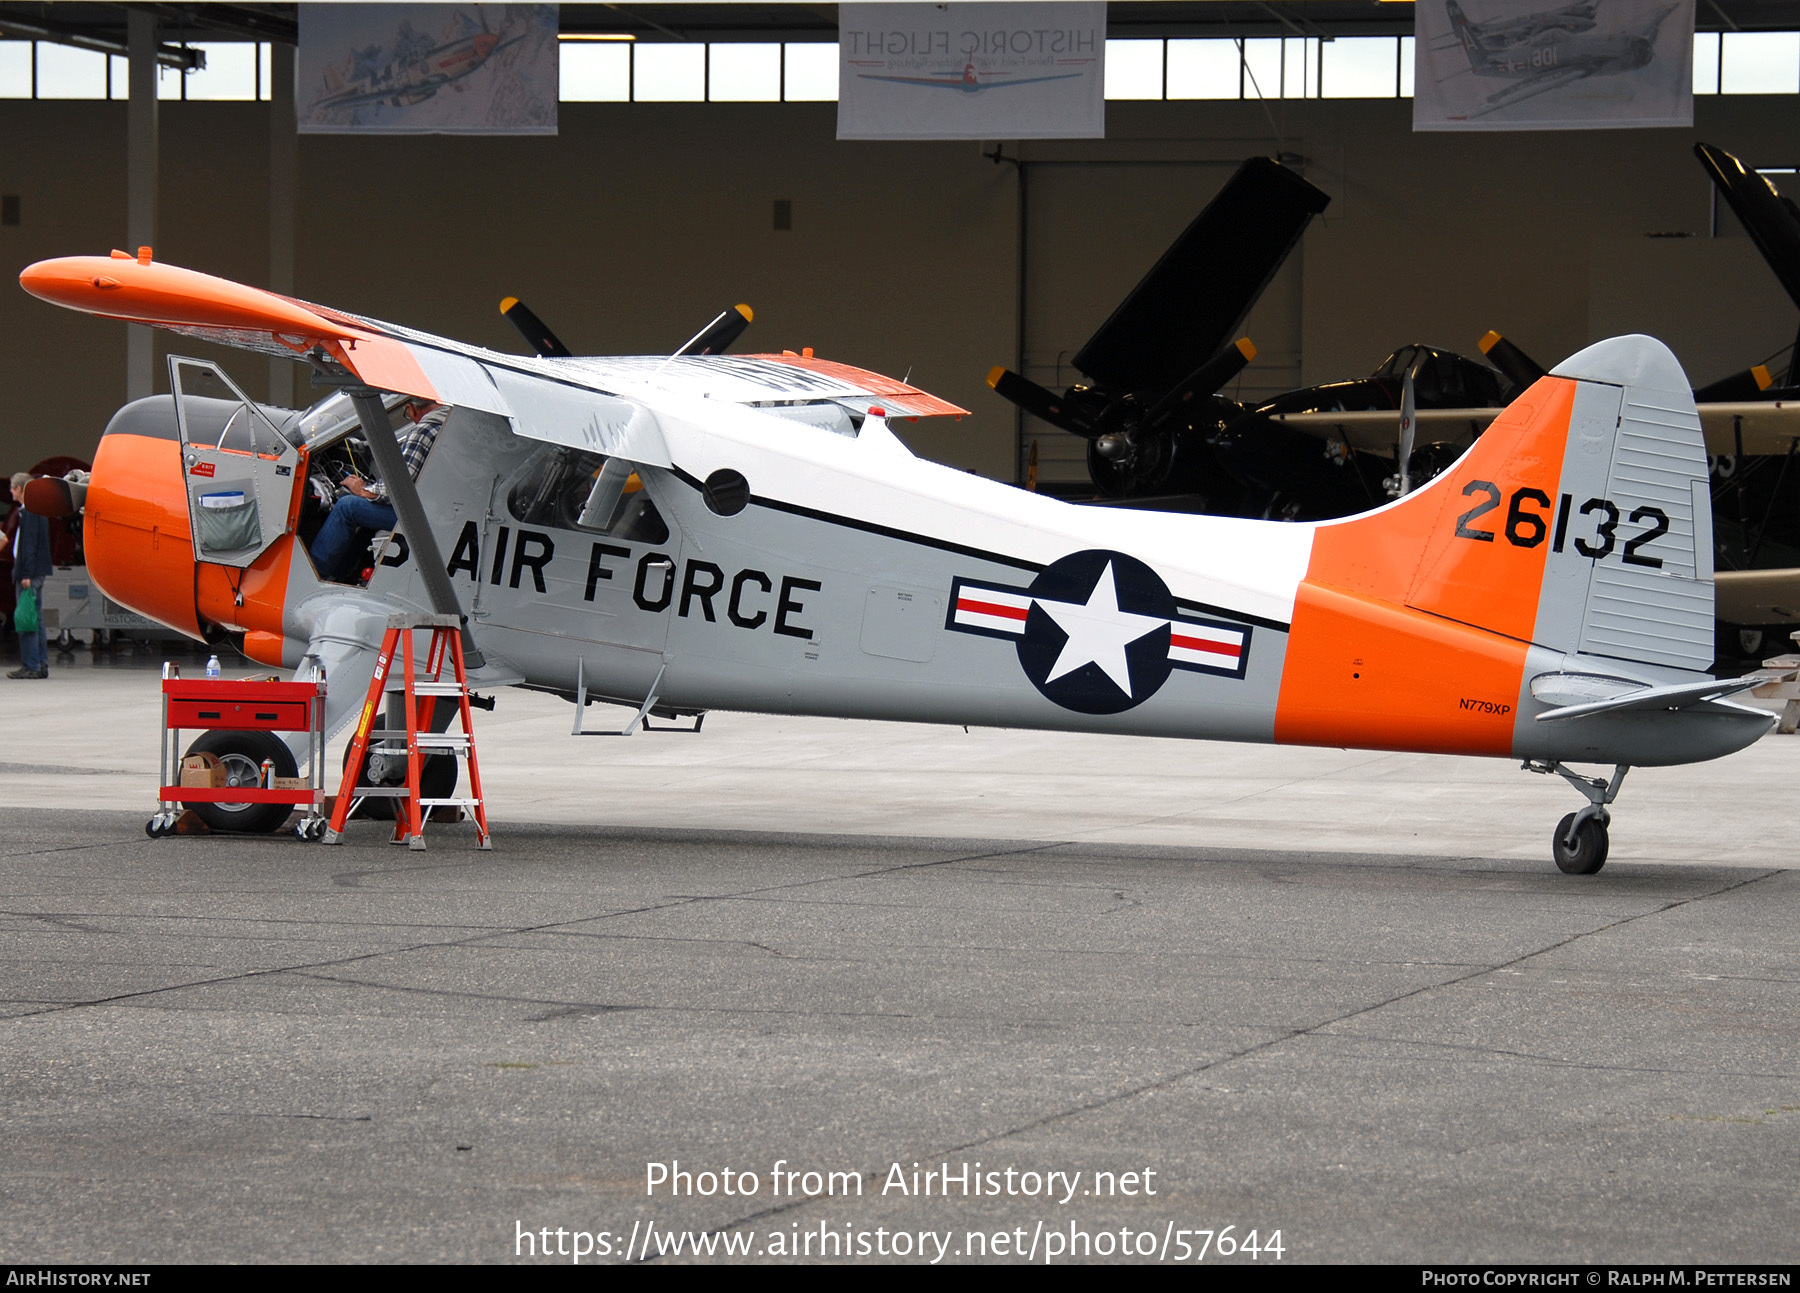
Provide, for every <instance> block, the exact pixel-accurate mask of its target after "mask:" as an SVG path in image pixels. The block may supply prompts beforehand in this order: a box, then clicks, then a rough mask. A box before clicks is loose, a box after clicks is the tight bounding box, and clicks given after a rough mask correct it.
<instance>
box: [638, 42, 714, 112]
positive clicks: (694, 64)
mask: <svg viewBox="0 0 1800 1293" xmlns="http://www.w3.org/2000/svg"><path fill="white" fill-rule="evenodd" d="M631 58H632V70H631V97H632V98H634V99H636V100H637V101H638V102H639V103H702V102H704V101H705V99H706V46H704V45H676V44H668V45H637V44H634V45H633V46H632V47H631Z"/></svg>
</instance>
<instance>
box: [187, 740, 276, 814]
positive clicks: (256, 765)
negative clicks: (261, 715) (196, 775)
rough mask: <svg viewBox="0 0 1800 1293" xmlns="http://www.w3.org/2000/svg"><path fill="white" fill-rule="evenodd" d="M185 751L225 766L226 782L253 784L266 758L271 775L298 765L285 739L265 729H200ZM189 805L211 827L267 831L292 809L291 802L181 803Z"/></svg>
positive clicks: (227, 783) (256, 780)
mask: <svg viewBox="0 0 1800 1293" xmlns="http://www.w3.org/2000/svg"><path fill="white" fill-rule="evenodd" d="M187 752H188V753H189V754H210V755H212V756H213V757H214V758H215V759H217V760H218V761H219V764H220V766H222V767H223V768H224V769H225V784H226V785H228V786H249V787H255V786H257V785H259V784H260V783H261V781H262V765H263V761H264V760H265V759H266V760H268V761H269V762H270V763H272V764H274V765H275V775H276V776H278V777H292V776H295V775H297V773H298V768H297V767H296V765H295V763H294V752H293V751H292V750H290V749H288V748H287V743H286V742H284V741H282V740H281V739H280V738H279V737H277V736H275V735H273V734H272V733H269V732H229V731H211V732H204V733H202V734H201V735H200V737H199V739H197V740H196V741H195V742H194V743H193V744H192V745H190V746H188V749H187ZM182 806H183V807H184V808H192V809H193V810H194V811H195V812H196V813H198V814H199V815H200V820H201V821H203V822H205V823H206V824H207V825H208V826H209V827H211V828H212V829H213V830H215V831H245V832H250V833H260V832H268V831H274V830H279V829H281V824H282V823H283V822H285V821H286V820H287V819H288V815H289V814H290V813H292V812H293V811H294V806H293V805H292V804H233V803H211V802H209V803H184V804H183V805H182Z"/></svg>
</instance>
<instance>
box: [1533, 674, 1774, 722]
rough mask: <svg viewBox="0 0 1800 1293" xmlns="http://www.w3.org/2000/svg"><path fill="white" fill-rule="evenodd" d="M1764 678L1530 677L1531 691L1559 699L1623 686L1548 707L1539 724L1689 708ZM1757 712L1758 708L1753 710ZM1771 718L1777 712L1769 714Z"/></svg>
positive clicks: (1539, 719)
mask: <svg viewBox="0 0 1800 1293" xmlns="http://www.w3.org/2000/svg"><path fill="white" fill-rule="evenodd" d="M1762 681H1764V680H1763V679H1761V678H1707V679H1705V680H1703V681H1701V682H1684V683H1677V684H1675V685H1674V686H1669V687H1645V686H1641V685H1638V684H1634V683H1629V682H1625V681H1624V680H1622V679H1618V678H1597V677H1588V676H1586V675H1582V674H1559V673H1551V674H1540V675H1539V676H1538V677H1536V678H1533V679H1532V680H1531V694H1532V695H1533V696H1535V697H1536V698H1537V699H1539V700H1543V701H1550V702H1554V701H1558V700H1562V699H1564V698H1565V697H1570V698H1573V697H1574V696H1578V695H1581V694H1584V693H1587V694H1592V693H1593V692H1597V691H1604V690H1606V689H1607V688H1608V687H1609V686H1610V687H1612V688H1624V689H1625V690H1623V691H1620V692H1618V694H1616V695H1612V696H1606V697H1603V698H1601V699H1596V700H1586V701H1581V702H1579V703H1575V704H1564V705H1560V706H1558V707H1557V708H1556V709H1547V710H1545V711H1544V712H1543V713H1541V714H1539V715H1538V716H1537V721H1538V722H1540V723H1557V722H1561V721H1563V720H1565V719H1570V718H1581V717H1584V716H1585V715H1588V714H1614V713H1619V712H1621V711H1624V710H1634V709H1638V710H1643V709H1690V708H1692V707H1693V706H1695V705H1700V704H1704V703H1706V702H1707V701H1713V700H1720V699H1722V698H1724V697H1726V696H1734V695H1736V694H1737V693H1739V692H1742V691H1748V690H1750V689H1751V688H1752V687H1755V686H1756V685H1757V684H1758V683H1760V682H1762ZM1751 712H1755V711H1751ZM1767 717H1768V718H1769V719H1770V721H1773V720H1774V715H1772V714H1771V715H1768V716H1767Z"/></svg>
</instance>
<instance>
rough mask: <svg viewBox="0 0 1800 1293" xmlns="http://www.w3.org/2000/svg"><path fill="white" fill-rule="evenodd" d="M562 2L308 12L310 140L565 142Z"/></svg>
mask: <svg viewBox="0 0 1800 1293" xmlns="http://www.w3.org/2000/svg"><path fill="white" fill-rule="evenodd" d="M556 19H557V7H556V6H555V5H553V4H303V5H301V6H300V72H299V81H298V84H297V85H296V87H295V94H294V98H295V107H296V109H297V114H298V117H299V123H300V133H301V134H303V135H356V134H388V135H554V134H555V133H556V100H557V72H558V69H559V66H560V63H559V59H558V56H557V50H556Z"/></svg>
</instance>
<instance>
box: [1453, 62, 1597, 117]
mask: <svg viewBox="0 0 1800 1293" xmlns="http://www.w3.org/2000/svg"><path fill="white" fill-rule="evenodd" d="M1593 74H1594V73H1593V69H1592V68H1586V67H1565V68H1561V69H1559V70H1557V71H1555V72H1550V73H1547V74H1546V75H1544V76H1538V77H1533V78H1531V79H1530V80H1528V81H1524V82H1522V83H1520V84H1518V85H1509V86H1507V87H1506V88H1505V89H1504V90H1501V91H1498V92H1497V93H1495V94H1490V95H1489V96H1488V100H1487V103H1486V104H1485V105H1484V106H1482V107H1480V108H1478V109H1476V110H1475V111H1474V112H1471V113H1469V114H1468V115H1467V116H1466V117H1462V118H1459V120H1462V121H1474V120H1475V119H1476V118H1477V117H1485V116H1487V114H1488V113H1490V112H1498V111H1500V109H1502V108H1510V107H1512V106H1513V104H1515V103H1523V102H1524V101H1525V100H1526V99H1535V98H1536V97H1537V96H1538V95H1540V94H1548V93H1549V92H1550V91H1551V90H1560V89H1561V88H1562V87H1563V86H1565V85H1571V84H1573V83H1574V82H1576V81H1582V80H1586V79H1587V78H1588V77H1590V76H1592V75H1593Z"/></svg>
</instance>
